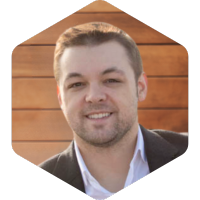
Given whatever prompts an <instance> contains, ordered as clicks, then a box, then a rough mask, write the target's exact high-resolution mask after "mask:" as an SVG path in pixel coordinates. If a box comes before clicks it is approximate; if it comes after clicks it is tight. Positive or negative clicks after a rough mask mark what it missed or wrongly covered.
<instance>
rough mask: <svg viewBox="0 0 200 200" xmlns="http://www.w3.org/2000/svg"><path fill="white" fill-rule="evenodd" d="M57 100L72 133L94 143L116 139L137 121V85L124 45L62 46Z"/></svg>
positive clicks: (116, 43) (129, 129) (109, 142)
mask: <svg viewBox="0 0 200 200" xmlns="http://www.w3.org/2000/svg"><path fill="white" fill-rule="evenodd" d="M60 66H61V76H60V85H59V87H60V94H59V95H58V98H59V102H60V105H61V108H62V110H63V113H64V115H65V117H66V119H67V121H68V123H69V125H70V127H71V128H72V130H73V132H74V134H75V137H77V136H78V137H80V138H82V139H83V140H84V141H86V142H87V143H90V144H92V145H94V146H104V147H106V146H110V145H112V144H115V143H116V142H118V141H119V140H120V139H121V138H122V137H123V136H124V135H126V133H128V132H129V131H131V130H132V127H133V125H134V124H135V123H137V102H138V98H137V88H136V83H135V77H134V72H133V69H132V68H131V66H130V64H129V60H128V57H127V55H126V51H125V49H124V47H122V46H121V45H120V44H119V43H118V42H115V41H110V42H106V43H103V44H101V45H97V46H92V47H88V46H78V47H70V48H67V49H65V51H64V54H63V55H62V57H61V60H60Z"/></svg>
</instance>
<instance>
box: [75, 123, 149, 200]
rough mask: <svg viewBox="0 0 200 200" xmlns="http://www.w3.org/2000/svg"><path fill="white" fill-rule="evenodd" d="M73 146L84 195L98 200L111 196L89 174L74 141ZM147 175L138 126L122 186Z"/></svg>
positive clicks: (147, 167)
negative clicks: (132, 151)
mask: <svg viewBox="0 0 200 200" xmlns="http://www.w3.org/2000/svg"><path fill="white" fill-rule="evenodd" d="M74 144H75V152H76V156H77V160H78V164H79V167H80V170H81V174H82V177H83V182H84V186H85V192H86V194H87V195H89V196H90V197H92V198H94V199H98V200H102V199H106V198H108V197H110V196H111V195H113V194H114V193H111V192H109V191H108V190H106V189H105V188H104V187H102V186H101V185H100V184H99V182H98V181H97V180H96V179H95V178H94V177H93V176H92V175H91V174H90V172H89V171H88V169H87V167H86V165H85V162H84V160H83V158H82V156H81V154H80V151H79V149H78V146H77V144H76V141H74ZM147 174H149V166H148V163H147V159H146V154H145V150H144V140H143V136H142V133H141V130H140V126H139V128H138V138H137V143H136V147H135V152H134V155H133V158H132V160H131V162H130V168H129V172H128V175H127V178H126V181H125V184H124V188H125V187H127V186H129V185H131V184H132V183H134V182H136V181H137V180H139V179H141V178H142V177H144V176H146V175H147Z"/></svg>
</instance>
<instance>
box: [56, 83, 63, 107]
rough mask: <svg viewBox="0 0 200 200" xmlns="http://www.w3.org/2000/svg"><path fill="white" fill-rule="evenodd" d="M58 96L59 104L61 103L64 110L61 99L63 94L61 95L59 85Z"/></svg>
mask: <svg viewBox="0 0 200 200" xmlns="http://www.w3.org/2000/svg"><path fill="white" fill-rule="evenodd" d="M57 96H58V102H59V104H60V107H61V109H62V98H61V94H60V88H59V86H58V85H57Z"/></svg>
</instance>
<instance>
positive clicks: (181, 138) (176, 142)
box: [149, 129, 188, 154]
mask: <svg viewBox="0 0 200 200" xmlns="http://www.w3.org/2000/svg"><path fill="white" fill-rule="evenodd" d="M149 131H150V132H153V133H156V134H158V135H159V136H160V137H162V138H163V139H164V140H165V141H167V142H168V143H170V144H172V145H173V146H174V147H176V148H177V149H178V150H179V152H180V154H183V153H185V152H186V150H187V148H188V135H187V134H186V133H176V132H173V131H168V130H162V129H149Z"/></svg>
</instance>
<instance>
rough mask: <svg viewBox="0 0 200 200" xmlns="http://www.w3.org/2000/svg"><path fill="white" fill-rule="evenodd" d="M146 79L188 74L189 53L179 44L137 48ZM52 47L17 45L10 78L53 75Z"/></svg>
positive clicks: (13, 55)
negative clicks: (147, 77)
mask: <svg viewBox="0 0 200 200" xmlns="http://www.w3.org/2000/svg"><path fill="white" fill-rule="evenodd" d="M138 47H139V50H140V53H141V57H142V61H143V66H144V71H145V72H146V74H147V76H183V75H188V54H187V51H186V50H185V48H184V47H183V46H181V45H164V46H160V45H138ZM54 49H55V46H18V47H16V48H15V50H14V51H13V54H12V76H13V77H18V76H21V77H26V76H28V77H34V76H53V54H54Z"/></svg>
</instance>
